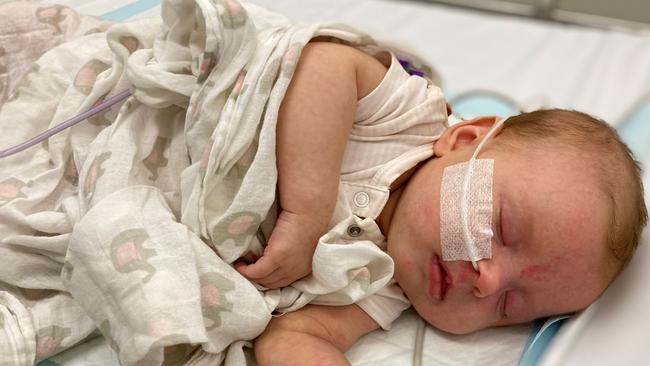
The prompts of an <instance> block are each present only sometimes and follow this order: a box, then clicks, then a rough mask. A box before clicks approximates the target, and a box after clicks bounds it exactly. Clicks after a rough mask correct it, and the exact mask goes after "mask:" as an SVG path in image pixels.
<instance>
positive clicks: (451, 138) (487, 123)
mask: <svg viewBox="0 0 650 366" xmlns="http://www.w3.org/2000/svg"><path fill="white" fill-rule="evenodd" d="M499 119H500V118H499V117H496V116H488V117H478V118H474V119H470V120H468V121H464V122H461V123H458V124H455V125H453V126H451V127H449V128H448V129H447V130H446V131H445V132H444V133H443V134H442V136H440V138H439V139H438V141H436V143H435V144H434V145H433V153H434V154H435V156H437V157H441V156H443V155H445V154H446V153H448V152H450V151H454V150H456V149H459V148H462V147H465V146H469V145H478V143H479V142H481V139H483V136H485V134H486V133H488V131H489V130H490V128H491V127H492V126H493V125H494V124H495V123H496V122H497V121H499Z"/></svg>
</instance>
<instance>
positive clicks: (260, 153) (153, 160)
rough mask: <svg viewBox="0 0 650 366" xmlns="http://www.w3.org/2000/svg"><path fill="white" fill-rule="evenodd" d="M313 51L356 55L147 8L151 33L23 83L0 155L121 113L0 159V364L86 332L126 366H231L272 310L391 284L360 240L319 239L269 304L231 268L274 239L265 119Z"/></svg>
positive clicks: (342, 35) (339, 31) (121, 33)
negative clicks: (76, 118)
mask: <svg viewBox="0 0 650 366" xmlns="http://www.w3.org/2000/svg"><path fill="white" fill-rule="evenodd" d="M317 36H322V37H335V38H336V39H338V40H343V41H345V42H348V43H349V44H353V45H357V46H359V47H363V46H367V45H371V44H372V43H373V41H372V40H371V39H370V38H369V37H367V36H366V35H364V34H362V33H359V32H356V31H354V30H352V29H349V28H347V27H344V26H342V25H324V24H320V25H312V26H295V25H292V24H291V23H290V22H289V21H287V20H286V19H285V18H283V17H281V16H279V15H276V14H272V13H270V12H267V11H265V10H262V9H260V8H257V7H254V6H249V5H246V6H242V4H240V3H238V2H237V1H235V0H212V1H210V0H196V1H193V0H164V1H163V2H162V14H161V19H155V20H147V21H138V22H134V23H126V24H117V25H114V26H112V27H111V28H109V29H108V31H107V32H99V33H95V34H90V35H87V36H84V37H82V38H78V39H76V40H73V41H70V42H67V43H64V44H62V45H60V46H58V47H56V48H54V49H52V50H50V51H49V52H47V53H46V54H45V55H43V57H41V58H40V59H39V60H38V62H36V63H35V64H34V65H33V66H31V68H30V69H29V71H28V72H27V73H26V75H25V76H24V77H23V79H22V80H21V81H20V82H18V83H17V87H16V88H13V89H12V90H9V96H8V100H7V102H5V103H4V104H3V105H2V106H1V109H0V129H1V131H2V136H0V146H2V147H8V146H11V145H14V144H16V143H18V142H21V141H24V140H25V139H27V138H29V137H31V136H32V135H34V134H36V133H37V132H39V131H41V130H43V129H46V128H47V127H51V126H53V125H56V124H58V123H60V122H62V121H63V120H65V119H67V118H69V117H71V116H73V115H75V114H77V113H79V112H80V111H82V110H85V109H87V108H89V107H91V106H92V105H94V104H96V103H98V102H100V101H102V100H103V99H105V98H106V97H108V96H111V95H114V94H116V93H118V92H120V91H122V90H124V89H127V88H130V89H131V90H132V92H133V97H132V98H129V99H128V100H127V101H126V102H125V103H124V104H123V105H121V106H119V107H114V108H113V109H111V110H108V111H107V112H105V113H102V114H100V115H97V116H95V117H92V118H91V119H89V120H88V121H87V122H84V123H82V124H80V125H77V126H75V127H73V128H71V129H68V130H66V131H64V132H63V133H61V134H58V135H56V136H54V137H52V138H50V139H49V141H46V142H44V143H42V144H41V145H39V146H36V147H34V148H32V149H30V150H27V151H25V152H23V153H20V154H18V155H15V156H12V157H10V158H7V159H3V160H0V240H1V242H0V258H1V261H2V263H1V265H0V286H1V288H0V354H2V360H0V364H2V365H29V364H32V363H33V362H34V361H35V359H42V358H45V357H47V356H49V355H52V354H54V353H57V352H59V351H61V350H63V349H65V348H68V347H70V346H72V345H74V344H75V343H77V342H79V341H80V340H82V339H84V338H86V337H88V336H89V335H92V334H95V333H94V332H96V331H97V330H98V331H99V332H101V334H102V335H103V336H104V337H106V338H107V339H108V341H109V343H110V344H111V346H112V347H113V349H114V350H115V351H116V352H117V353H118V354H119V358H120V360H121V362H122V363H123V364H125V365H136V364H137V365H159V364H163V362H164V363H165V364H170V365H175V364H179V363H181V362H187V363H189V364H197V365H199V364H210V365H217V364H221V363H224V364H226V365H241V364H247V363H251V362H253V361H252V360H251V359H250V352H248V351H247V349H249V347H250V340H251V339H253V338H254V337H256V336H257V335H258V334H260V333H261V332H262V331H263V330H264V328H265V326H266V324H267V323H268V322H269V320H270V319H271V316H272V313H273V312H274V311H277V312H286V311H291V310H295V309H298V308H300V307H301V306H304V305H305V304H307V303H310V302H312V303H327V304H348V303H353V302H355V301H356V300H358V299H360V298H361V297H363V296H366V295H368V294H370V293H373V292H375V291H377V290H378V289H379V288H381V287H383V286H384V285H385V284H386V283H387V282H388V281H389V280H390V278H391V276H392V261H391V260H390V258H389V257H388V256H387V255H386V254H385V253H383V252H381V251H380V250H379V249H378V248H377V247H376V246H375V245H373V244H372V243H370V242H363V241H350V242H349V243H327V241H326V240H321V242H320V243H319V244H318V247H317V250H316V255H315V259H314V262H313V273H312V275H310V276H309V277H306V278H305V279H303V280H300V281H298V282H296V283H294V284H293V285H292V286H289V287H287V288H284V289H281V290H277V289H276V290H268V291H267V290H265V289H263V288H261V287H259V286H256V285H254V284H252V283H251V282H249V281H247V280H246V279H245V278H244V277H242V276H241V275H239V274H238V273H237V272H236V271H235V270H234V269H233V268H232V265H231V264H232V263H233V262H234V261H235V260H237V259H239V258H249V259H250V258H254V257H256V256H259V255H261V253H262V252H263V245H264V238H265V237H268V235H269V233H270V230H271V229H272V227H273V223H274V219H275V215H276V206H277V205H276V204H275V201H276V183H277V171H276V162H275V127H276V118H277V113H278V108H279V105H280V103H281V101H282V98H283V96H284V93H285V91H286V89H287V87H288V84H289V82H290V80H291V76H292V74H293V72H294V69H295V67H296V63H297V61H298V58H299V55H300V53H301V50H302V48H303V47H304V45H305V44H306V43H307V42H308V41H309V40H310V39H311V38H313V37H317ZM337 253H338V254H337ZM341 256H345V257H346V258H348V260H346V261H345V262H344V263H338V262H337V258H341Z"/></svg>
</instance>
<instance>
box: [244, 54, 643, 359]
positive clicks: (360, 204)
mask: <svg viewBox="0 0 650 366" xmlns="http://www.w3.org/2000/svg"><path fill="white" fill-rule="evenodd" d="M389 58H390V60H383V62H380V61H379V60H378V58H375V57H372V56H369V55H367V54H365V53H363V52H361V51H358V50H356V49H354V48H352V47H348V46H344V45H339V44H334V43H325V42H312V43H310V44H308V45H307V47H305V49H304V51H303V53H302V56H301V61H300V63H299V65H298V68H297V70H296V73H295V76H294V77H293V79H292V82H291V85H290V87H289V90H288V91H287V94H286V96H285V99H284V101H283V104H282V107H281V110H280V115H279V120H278V131H277V145H278V147H277V148H278V151H277V157H278V169H279V190H280V191H279V197H280V205H281V208H282V210H281V212H280V215H279V217H278V220H277V224H276V226H275V229H274V231H273V233H272V235H271V237H270V239H269V243H268V246H267V247H266V250H265V252H264V255H263V256H262V257H261V258H260V259H258V260H257V261H256V262H255V263H253V264H244V263H239V264H237V266H236V268H237V270H238V271H239V272H240V273H241V274H242V275H244V276H246V277H247V278H249V279H251V280H253V281H256V282H258V283H260V284H262V285H264V286H266V287H269V288H276V287H281V286H285V285H288V284H290V283H291V282H293V281H295V280H297V279H300V278H302V277H304V276H306V275H308V274H309V273H310V271H311V263H312V256H313V253H314V250H315V247H316V244H317V242H318V239H319V237H321V236H322V235H323V234H325V233H326V232H327V231H328V230H330V229H332V227H333V226H334V225H335V224H336V223H337V217H340V216H341V215H343V214H344V213H345V212H353V213H355V214H356V215H358V216H362V217H370V218H373V219H374V223H376V228H377V230H379V231H380V233H381V234H382V235H379V237H380V239H379V240H377V245H380V247H382V249H385V250H386V251H387V253H388V254H389V255H390V256H391V257H392V259H393V261H394V264H395V272H394V280H395V281H396V283H391V284H389V286H388V287H387V288H385V289H383V290H381V291H380V292H379V293H378V294H375V295H372V296H370V297H369V298H367V299H364V300H362V301H360V302H358V303H356V304H350V305H346V306H338V307H329V306H317V305H308V306H306V307H304V308H302V309H300V310H298V311H295V312H293V313H289V314H286V315H284V316H282V317H277V318H274V319H273V320H272V321H271V323H270V324H269V326H268V327H267V329H266V331H265V332H264V333H263V334H262V335H260V336H259V337H258V338H257V340H256V342H255V352H256V357H257V359H258V361H259V363H260V364H261V365H275V364H278V365H291V364H293V363H295V362H299V363H300V364H301V365H304V362H305V361H306V360H310V361H311V362H313V364H318V365H322V364H326V365H338V364H347V361H346V360H345V358H344V356H343V352H344V351H345V350H346V349H348V348H349V347H350V346H351V345H352V344H354V343H355V342H356V341H357V339H358V338H359V337H360V336H362V335H364V334H366V333H368V332H370V331H373V330H375V329H378V328H379V327H382V328H385V329H387V328H389V327H390V323H391V322H392V321H393V320H394V319H395V318H397V316H399V314H400V313H401V312H402V311H403V310H404V309H405V308H407V307H408V306H410V304H412V305H413V307H414V308H415V310H416V311H417V312H418V314H420V316H422V317H423V318H424V319H425V320H426V321H427V322H428V323H429V324H431V325H432V326H434V327H437V328H439V329H442V330H445V331H448V332H451V333H457V334H463V333H469V332H473V331H476V330H478V329H482V328H486V327H491V326H502V325H508V324H516V323H522V322H528V321H530V320H533V319H536V318H540V317H544V316H549V315H553V314H564V313H572V312H576V311H579V310H581V309H584V308H586V307H587V306H588V305H589V304H591V303H592V302H593V301H594V300H595V299H596V298H598V297H599V296H600V295H601V294H602V293H603V291H604V290H605V289H606V288H607V286H608V285H609V284H610V283H611V282H612V281H613V280H614V279H615V278H616V276H617V275H618V274H619V273H620V272H621V271H622V270H623V268H624V267H625V266H626V264H627V263H628V262H629V260H630V258H631V256H632V255H633V253H634V250H635V247H636V245H637V242H638V238H639V235H640V231H641V229H642V227H643V226H644V225H645V223H646V221H647V212H646V208H645V205H644V200H643V189H642V184H641V180H640V172H639V167H638V165H637V164H636V162H635V161H634V159H633V158H632V157H631V154H630V151H629V150H628V149H627V147H626V146H625V145H624V144H623V143H622V142H621V141H620V140H619V139H618V137H617V135H616V133H615V132H614V131H613V130H612V129H611V128H610V127H609V126H607V125H606V124H604V123H603V122H600V121H597V120H595V119H593V118H591V117H589V116H587V115H585V114H582V113H578V112H572V111H564V110H545V111H537V112H532V113H526V114H522V115H519V116H515V117H510V118H508V119H507V121H506V122H505V123H504V124H503V125H502V126H500V127H499V128H498V130H497V131H496V133H495V134H494V135H493V136H488V139H487V143H486V144H485V146H484V147H483V148H482V149H481V150H480V154H479V156H478V158H479V159H493V161H494V172H493V186H492V205H493V207H492V220H491V229H492V232H493V236H492V237H491V257H490V258H485V259H482V260H479V261H478V263H477V265H476V268H474V267H473V265H472V263H470V262H468V261H463V260H456V261H443V259H442V258H443V256H442V249H441V224H440V222H441V220H440V215H441V211H440V207H441V195H442V193H443V192H441V185H442V177H443V172H444V169H445V168H446V167H449V166H453V165H455V164H458V163H462V162H465V161H467V160H468V159H469V158H470V156H471V155H472V154H473V153H474V151H475V150H476V148H477V145H478V144H479V143H480V142H481V141H482V140H483V139H484V137H485V136H486V134H487V133H488V131H489V130H490V129H491V128H492V127H493V125H494V124H495V123H496V122H497V121H498V119H497V118H495V117H481V118H476V119H473V120H469V121H464V122H463V123H459V124H456V125H453V126H451V127H447V114H448V112H449V111H448V107H446V104H445V101H444V98H443V96H442V94H441V93H440V90H439V89H438V88H437V87H435V86H433V85H431V84H430V83H429V82H427V80H426V79H424V78H419V77H417V76H409V75H408V73H406V71H404V70H403V69H402V67H401V66H400V65H399V63H397V62H396V59H395V57H394V56H392V57H389ZM391 105H392V107H391ZM384 106H386V108H388V107H391V108H393V109H390V111H398V112H399V113H398V114H396V112H392V114H391V113H389V112H387V111H388V109H385V110H384V109H383V107H384ZM371 107H372V108H371ZM400 108H403V109H401V112H400ZM371 111H373V113H374V114H372V113H371ZM384 112H385V113H384ZM382 113H384V114H382ZM353 121H354V122H353ZM346 210H347V211H346ZM373 230H374V229H373V228H371V227H370V228H369V227H359V226H350V227H349V228H348V229H347V230H346V231H345V232H341V233H338V234H339V235H341V236H347V237H352V238H355V237H356V238H358V239H359V240H366V239H368V237H372V234H373ZM384 238H385V242H384V241H383V239H384ZM397 285H399V288H398V287H397ZM399 289H401V291H403V294H402V293H401V291H400V290H399ZM404 295H405V297H404ZM297 354H305V355H308V356H309V357H298V356H297ZM297 360H300V361H297Z"/></svg>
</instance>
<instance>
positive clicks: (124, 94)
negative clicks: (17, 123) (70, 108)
mask: <svg viewBox="0 0 650 366" xmlns="http://www.w3.org/2000/svg"><path fill="white" fill-rule="evenodd" d="M129 96H131V91H130V90H128V89H127V90H123V91H121V92H119V93H117V94H115V95H113V96H112V97H110V98H108V99H106V100H105V101H103V102H101V103H100V104H98V105H96V106H94V107H92V108H90V109H89V110H87V111H85V112H83V113H81V114H78V115H76V116H74V117H72V118H70V119H69V120H67V121H65V122H63V123H61V124H58V125H56V126H54V127H52V128H50V129H49V130H45V131H43V132H42V133H40V134H39V135H37V136H34V137H33V138H31V139H30V140H27V141H25V142H23V143H22V144H19V145H16V146H14V147H10V148H8V149H6V150H2V151H0V159H2V158H6V157H7V156H11V155H13V154H17V153H19V152H21V151H23V150H26V149H29V148H30V147H32V146H34V145H36V144H38V143H39V142H42V141H44V140H47V139H49V138H50V137H52V136H54V135H56V134H57V133H59V132H61V131H63V130H65V129H66V128H70V127H72V126H74V125H76V124H78V123H79V122H82V121H84V120H86V119H87V118H90V117H92V116H94V115H96V114H97V113H99V112H102V111H104V110H106V109H108V108H110V107H112V106H114V105H115V104H117V103H119V102H121V101H123V100H124V99H126V98H128V97H129Z"/></svg>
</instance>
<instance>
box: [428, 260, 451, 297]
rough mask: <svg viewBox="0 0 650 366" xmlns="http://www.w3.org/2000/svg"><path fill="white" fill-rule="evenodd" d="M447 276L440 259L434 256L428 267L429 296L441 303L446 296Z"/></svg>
mask: <svg viewBox="0 0 650 366" xmlns="http://www.w3.org/2000/svg"><path fill="white" fill-rule="evenodd" d="M447 282H448V274H447V272H446V271H445V268H444V267H443V266H442V264H441V263H440V258H438V256H437V255H436V256H434V257H433V259H432V260H431V266H430V267H429V295H430V296H431V297H433V298H434V299H436V300H438V301H442V300H444V298H445V295H446V294H447Z"/></svg>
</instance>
